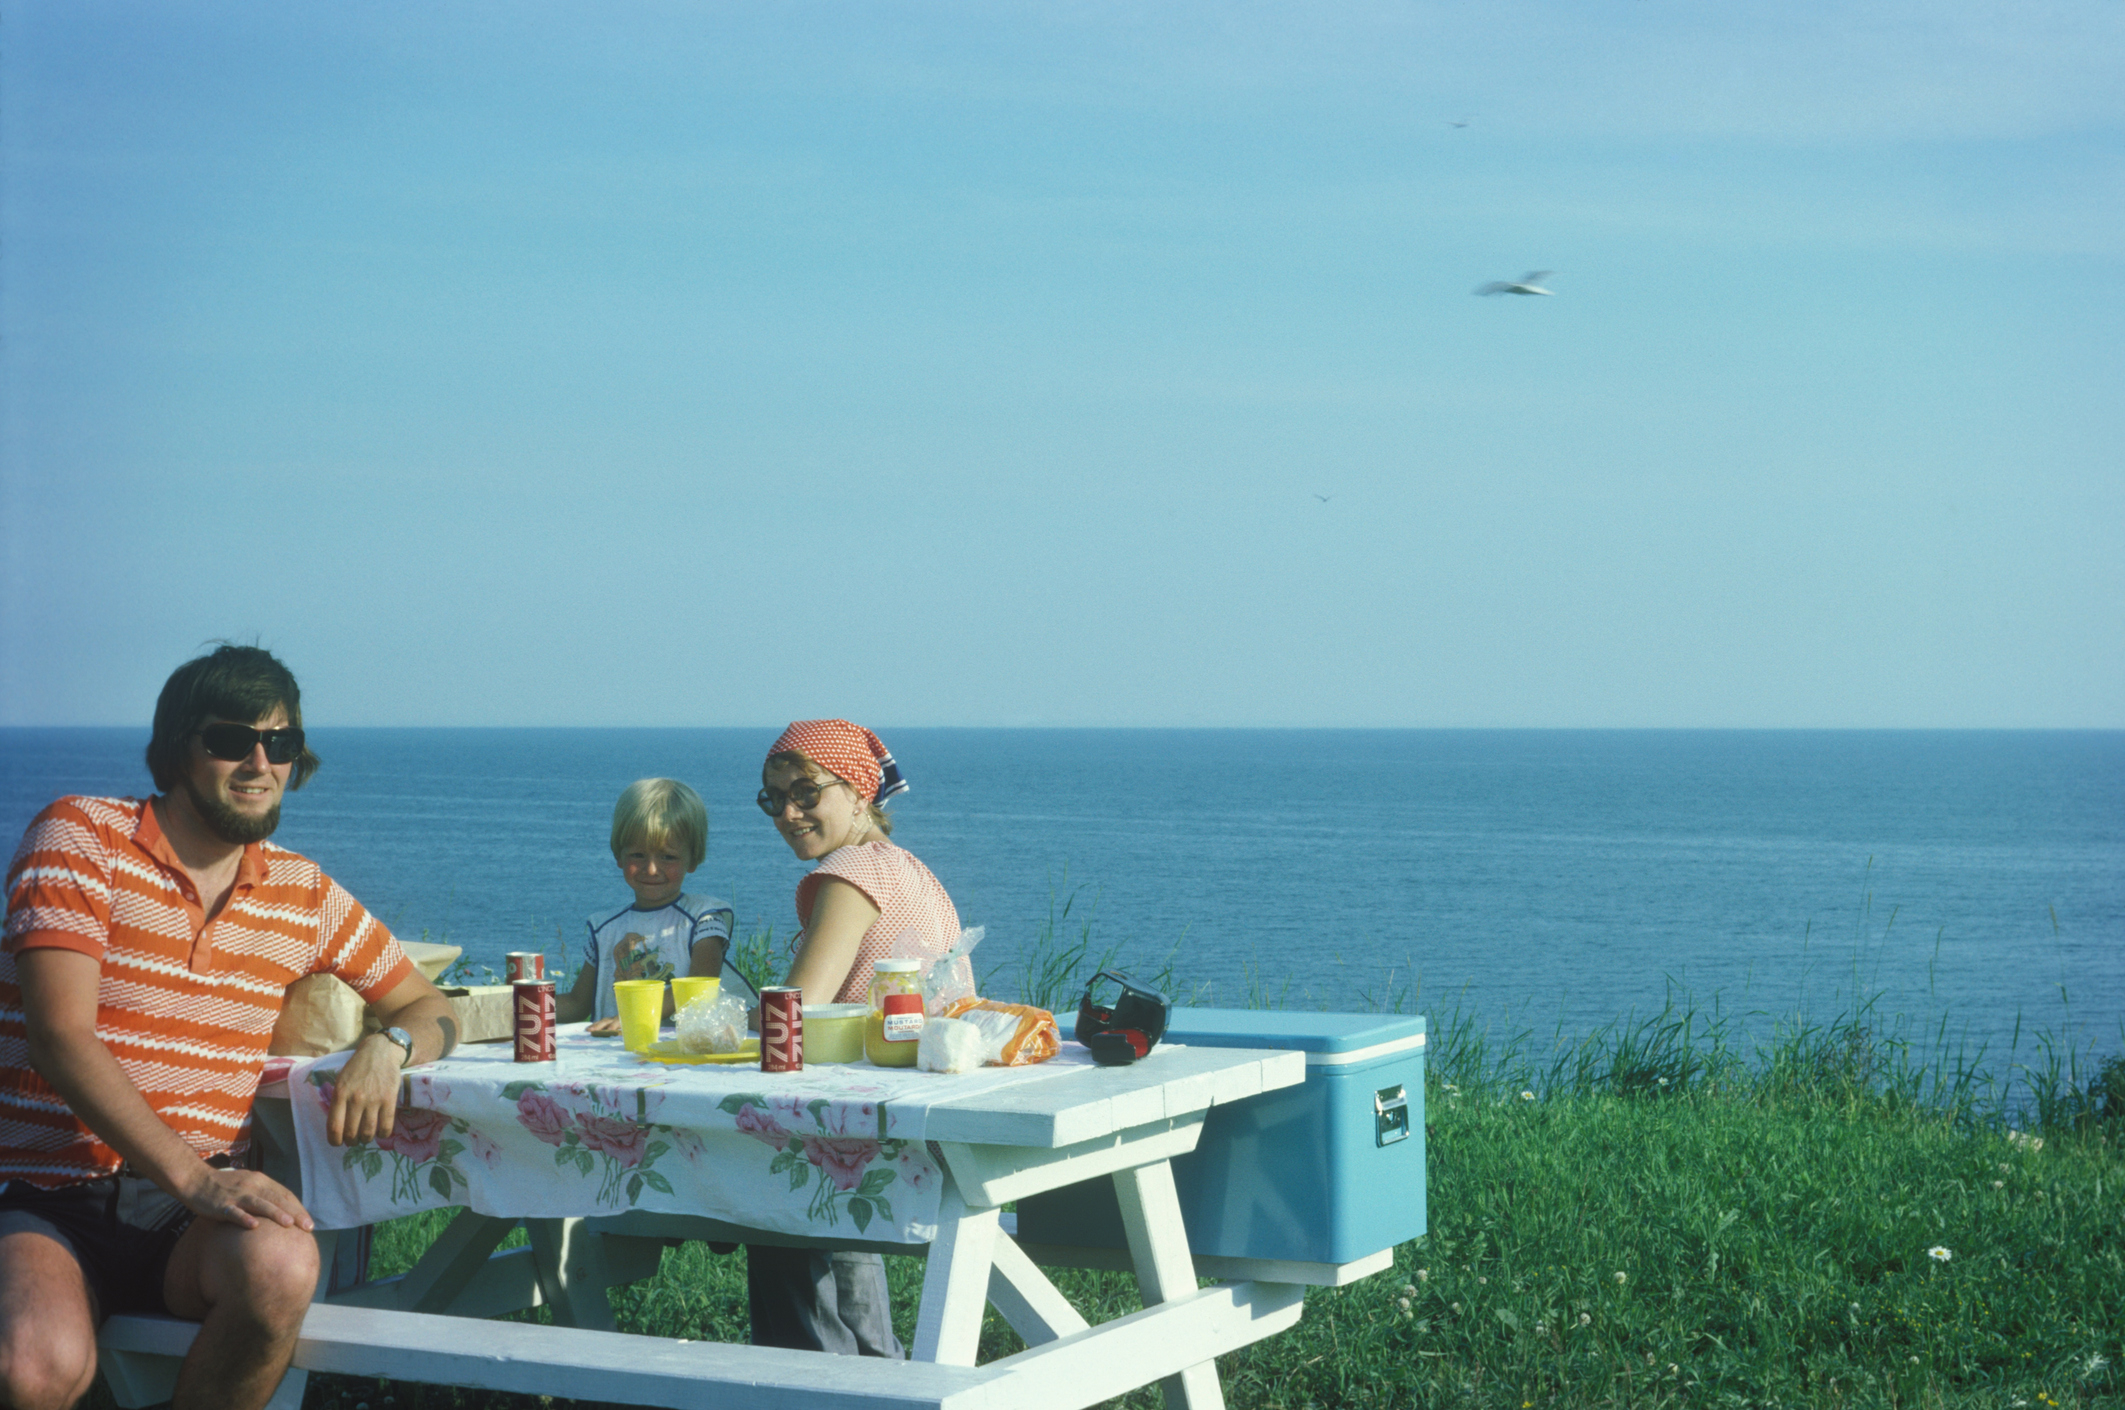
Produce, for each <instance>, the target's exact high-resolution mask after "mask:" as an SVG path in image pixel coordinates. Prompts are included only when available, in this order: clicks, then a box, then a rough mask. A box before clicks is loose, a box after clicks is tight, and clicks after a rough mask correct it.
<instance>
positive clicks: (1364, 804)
mask: <svg viewBox="0 0 2125 1410" xmlns="http://www.w3.org/2000/svg"><path fill="white" fill-rule="evenodd" d="M882 732H883V734H884V735H885V738H886V740H887V742H888V744H890V745H891V747H892V748H893V750H894V753H895V755H896V756H897V757H898V758H899V760H900V761H901V763H902V765H903V767H904V768H905V770H906V772H907V775H908V777H909V778H910V780H911V781H912V783H913V790H912V792H911V793H909V794H908V795H906V796H904V797H902V798H901V799H899V800H897V801H896V803H895V805H894V809H893V812H894V816H895V819H896V830H895V833H894V840H895V841H897V842H900V843H902V844H903V845H905V846H907V847H909V848H910V849H911V850H913V851H914V852H916V853H917V854H918V855H919V856H921V857H922V858H923V859H924V860H925V861H926V862H927V863H928V864H929V866H930V868H931V869H932V870H933V871H934V872H936V874H937V875H938V877H939V878H940V879H941V880H942V881H943V882H944V884H945V886H946V887H947V889H949V890H950V891H951V893H952V895H953V898H954V900H955V902H956V903H957V905H958V907H959V911H960V915H961V918H962V920H963V921H964V922H965V923H966V924H968V925H984V926H986V927H987V928H988V932H989V938H988V939H987V941H986V942H985V944H984V948H983V951H982V955H983V956H984V962H983V963H981V964H979V965H977V968H978V969H982V970H989V969H994V968H996V967H998V966H1001V965H1008V964H1009V963H1010V962H1011V961H1012V960H1013V958H1014V956H1015V955H1016V953H1017V952H1018V951H1019V950H1020V949H1021V948H1022V947H1024V946H1025V945H1026V944H1027V943H1028V942H1029V941H1031V940H1032V938H1033V937H1034V936H1035V935H1036V934H1038V932H1039V930H1040V928H1041V926H1042V924H1043V922H1044V921H1046V920H1047V918H1048V917H1049V915H1050V913H1051V907H1052V908H1054V909H1055V910H1060V909H1061V908H1062V906H1063V905H1064V903H1066V902H1067V903H1068V904H1069V906H1070V918H1069V921H1068V924H1067V926H1066V927H1065V929H1066V930H1067V932H1068V933H1069V934H1072V935H1075V934H1076V933H1077V932H1078V928H1079V926H1080V925H1081V923H1082V922H1083V921H1084V920H1085V919H1087V918H1089V919H1090V920H1091V923H1092V932H1091V933H1092V940H1093V943H1094V946H1095V949H1100V948H1104V947H1105V946H1107V945H1110V944H1111V945H1117V946H1119V947H1120V949H1121V952H1122V955H1123V957H1124V958H1125V959H1126V961H1127V962H1128V963H1130V964H1131V965H1134V966H1136V967H1138V968H1141V969H1145V970H1152V969H1157V968H1159V967H1160V966H1162V965H1167V964H1170V966H1171V968H1172V972H1173V974H1174V976H1175V979H1176V981H1177V989H1178V992H1179V993H1180V994H1181V995H1183V996H1186V997H1189V998H1191V999H1192V1000H1194V1001H1196V1002H1218V1003H1243V1002H1248V1001H1250V1000H1254V999H1266V1000H1269V1001H1274V1002H1281V1003H1284V1004H1288V1005H1293V1006H1303V1007H1317V1008H1318V1007H1337V1008H1341V1007H1370V1006H1373V1005H1375V1004H1378V1003H1381V1002H1399V1003H1400V1004H1402V1005H1403V1006H1405V1007H1410V1008H1414V1009H1417V1010H1419V1011H1425V1012H1429V1013H1433V1014H1441V1013H1443V1012H1445V1011H1446V1010H1449V1009H1452V1008H1455V1007H1459V1008H1460V1009H1461V1010H1463V1011H1464V1012H1466V1013H1469V1014H1472V1015H1475V1016H1477V1017H1479V1018H1481V1019H1484V1020H1486V1021H1494V1022H1496V1023H1498V1024H1501V1025H1512V1026H1521V1025H1525V1026H1529V1027H1533V1028H1535V1029H1537V1030H1539V1031H1540V1032H1542V1033H1543V1034H1545V1035H1547V1034H1548V1033H1550V1032H1551V1031H1552V1030H1555V1029H1559V1028H1561V1029H1562V1030H1563V1031H1564V1032H1565V1033H1567V1034H1573V1033H1584V1032H1588V1031H1591V1030H1592V1029H1594V1028H1596V1027H1598V1026H1600V1025H1602V1024H1604V1023H1607V1022H1610V1021H1611V1020H1614V1019H1617V1018H1620V1017H1623V1016H1625V1015H1627V1014H1630V1013H1634V1012H1635V1013H1637V1014H1639V1015H1644V1014H1646V1013H1648V1012H1651V1011H1654V1010H1657V1009H1658V1008H1659V1007H1660V1006H1661V1004H1662V1003H1663V1001H1664V1000H1665V999H1666V998H1667V997H1668V996H1669V995H1670V994H1680V995H1683V996H1686V997H1687V998H1689V999H1690V1000H1691V1001H1694V1002H1696V1003H1698V1004H1700V1005H1705V1006H1709V1005H1711V1004H1713V1003H1717V1004H1718V1006H1719V1007H1720V1009H1721V1011H1722V1012H1725V1013H1728V1014H1731V1015H1735V1016H1736V1017H1737V1020H1738V1021H1739V1022H1740V1024H1741V1026H1742V1027H1744V1028H1747V1029H1751V1030H1753V1031H1756V1032H1759V1033H1761V1032H1766V1031H1768V1030H1769V1027H1770V1026H1771V1025H1772V1024H1774V1023H1775V1022H1777V1021H1779V1020H1783V1019H1787V1018H1790V1017H1792V1016H1794V1015H1796V1014H1798V1013H1801V1012H1803V1011H1805V1012H1807V1013H1809V1014H1811V1015H1813V1016H1814V1017H1816V1018H1826V1017H1829V1016H1831V1015H1833V1014H1834V1013H1836V1012H1837V1011H1839V1010H1840V1009H1841V1008H1845V1007H1849V1006H1851V1005H1852V1004H1853V1003H1855V1002H1871V1003H1872V1004H1873V1005H1874V1010H1873V1013H1874V1016H1875V1021H1876V1022H1877V1023H1878V1024H1879V1023H1884V1022H1891V1021H1896V1020H1897V1019H1899V1018H1901V1020H1902V1021H1903V1022H1904V1023H1905V1024H1907V1025H1908V1026H1909V1028H1910V1030H1911V1031H1912V1032H1913V1033H1914V1034H1915V1035H1917V1036H1919V1037H1921V1038H1923V1039H1924V1040H1925V1041H1927V1042H1929V1043H1930V1042H1931V1041H1932V1039H1933V1037H1934V1036H1935V1035H1938V1034H1940V1033H1942V1032H1946V1033H1947V1034H1948V1035H1949V1036H1950V1038H1951V1039H1956V1038H1961V1039H1967V1040H1968V1041H1970V1042H1972V1043H1976V1042H1987V1043H1990V1044H1991V1045H1992V1047H1993V1051H1994V1052H1995V1053H1999V1052H2003V1051H2004V1050H2005V1048H2006V1045H2007V1043H2008V1041H2009V1039H2010V1038H2011V1035H2012V1033H2013V1031H2014V1028H2015V1026H2016V1024H2017V1023H2018V1022H2019V1024H2020V1025H2021V1027H2022V1030H2023V1032H2024V1035H2025V1036H2024V1039H2023V1044H2024V1048H2025V1049H2026V1046H2027V1042H2028V1039H2027V1034H2028V1033H2029V1032H2031V1031H2037V1030H2041V1031H2046V1032H2050V1033H2052V1034H2054V1035H2057V1036H2066V1037H2071V1038H2072V1039H2073V1040H2074V1041H2076V1042H2078V1043H2081V1044H2083V1045H2084V1046H2088V1047H2093V1048H2095V1049H2098V1050H2101V1051H2108V1052H2117V1051H2120V1050H2121V1049H2125V733H2119V732H2026V733H2023V732H1902V731H1853V732H1836V731H1790V732H1788V731H1772V732H1748V731H1642V732H1641V731H1584V732H1578V731H1518V730H1515V731H1458V730H1457V731H1354V730H1333V731H1328V730H1324V731H1239V730H975V729H931V730H920V729H909V730H890V729H888V730H884V731H882ZM774 735H775V730H774V729H773V728H764V729H750V730H746V729H741V730H723V729H701V730H618V729H611V730H604V729H582V730H539V729H524V730H502V729H496V730H438V729H332V728H329V727H327V728H320V729H315V730H313V731H312V742H313V746H314V747H315V748H316V749H317V751H318V752H319V754H321V755H322V756H323V758H324V760H325V766H324V768H323V769H322V770H321V771H320V772H319V773H318V775H317V777H316V778H315V779H314V780H313V781H312V783H311V784H310V786H309V787H308V788H306V789H305V790H303V791H302V792H301V793H298V794H294V795H291V796H290V798H289V801H288V804H287V807H286V810H285V813H284V815H283V819H282V823H281V829H280V832H279V834H278V837H277V840H278V841H280V842H282V843H285V844H286V845H288V846H291V847H294V848H295V849H297V850H299V851H302V852H305V853H307V854H309V855H310V856H312V857H314V858H315V859H317V860H318V861H319V862H320V863H322V864H323V866H324V867H325V869H326V870H327V871H328V872H330V873H331V874H332V875H333V876H335V877H337V878H338V879H339V880H340V881H341V882H343V883H344V884H345V885H346V886H347V887H348V888H349V889H350V890H351V891H353V892H354V894H355V895H356V896H358V897H360V898H361V900H362V901H363V902H364V903H365V904H367V905H368V906H369V907H370V909H372V910H373V911H375V912H376V913H377V914H378V915H379V916H381V917H382V918H383V919H384V920H385V921H387V922H388V923H389V924H390V925H391V926H392V927H393V928H394V929H395V930H397V931H398V932H400V933H401V934H402V935H404V936H406V937H408V938H416V939H417V938H420V937H421V936H422V935H423V934H424V933H425V934H426V935H427V936H428V937H429V938H431V939H439V940H447V941H448V942H450V943H452V944H457V945H462V946H463V947H464V948H465V950H466V952H467V954H468V956H469V957H470V958H472V959H473V960H475V961H476V962H481V963H487V964H492V965H495V966H497V967H499V964H500V959H501V956H502V954H503V953H504V952H506V951H508V950H513V949H523V948H540V949H544V950H546V951H547V952H548V955H549V957H558V956H559V955H560V954H561V953H562V952H563V951H564V950H565V951H566V952H567V953H568V954H569V955H570V956H571V957H575V956H579V955H580V933H581V931H582V928H583V920H584V917H585V915H586V914H587V913H588V912H590V911H592V910H595V909H598V908H601V907H604V908H610V907H612V906H614V905H617V904H624V903H625V901H626V899H627V892H626V889H625V888H624V886H622V885H621V883H620V880H619V876H618V872H617V869H616V868H615V867H614V866H613V863H612V860H611V856H610V853H609V851H608V850H607V846H606V834H607V830H608V827H609V822H610V816H611V807H612V802H613V799H614V797H615V796H616V795H617V794H618V792H619V790H620V789H621V788H622V787H623V786H624V785H626V784H627V783H628V782H629V781H631V780H633V779H635V778H638V777H642V776H645V775H652V774H664V775H670V776H672V777H676V778H681V779H684V780H686V781H687V782H689V783H691V784H692V785H693V786H694V787H695V788H696V789H698V790H699V791H700V792H701V794H702V796H703V797H704V798H705V799H706V800H707V802H708V806H709V812H710V818H711V834H712V835H711V840H710V847H709V855H708V861H707V862H706V864H705V865H704V866H703V867H702V869H701V870H700V871H699V872H697V873H696V874H695V875H694V877H693V878H692V879H691V880H690V882H689V889H693V890H700V891H709V892H714V893H717V894H720V895H722V896H724V897H725V898H727V899H729V900H730V901H731V902H732V903H733V904H734V905H735V906H736V907H737V909H738V914H739V917H740V921H741V925H751V926H753V927H756V928H763V929H764V928H768V927H772V928H773V929H774V931H775V933H776V935H777V937H778V940H786V939H787V937H788V935H789V933H790V932H791V930H792V929H793V928H794V926H795V917H794V915H793V913H792V910H791V894H792V891H793V889H794V887H795V885H796V882H797V879H798V877H799V876H801V875H802V874H803V871H804V867H803V866H802V864H800V863H798V862H797V861H795V860H794V859H793V858H792V857H791V856H790V855H789V853H788V851H787V849H786V848H784V847H783V845H782V843H781V841H780V839H779V838H778V837H777V836H776V835H775V833H774V831H773V828H772V827H771V826H770V824H769V823H768V821H767V820H766V819H765V818H764V817H763V816H762V815H761V814H760V812H759V811H758V809H757V808H756V807H755V806H754V804H753V801H752V798H753V794H754V792H755V791H756V790H757V789H758V787H759V768H760V761H761V756H762V754H763V753H764V751H765V749H766V747H767V745H768V744H769V743H770V742H771V741H772V739H773V738H774ZM145 742H146V730H145V729H144V728H142V729H138V730H124V729H9V730H0V825H4V826H5V827H6V828H7V829H8V833H9V835H10V837H19V836H20V833H21V829H22V827H23V826H24V825H26V824H27V823H28V821H29V819H30V818H31V817H32V816H33V815H34V814H35V813H36V811H37V809H39V808H40V807H42V806H43V805H44V804H46V803H47V802H49V801H50V800H51V799H52V798H54V797H57V796H59V795H61V794H64V793H69V792H85V793H106V794H131V795H136V796H137V795H141V794H143V793H145V792H147V791H149V790H150V784H149V780H148V778H147V775H146V771H145V769H144V767H143V766H142V764H141V762H140V753H141V749H142V747H143V746H144V745H145ZM1943 1024H1945V1025H1946V1026H1945V1029H1944V1028H1943V1026H1942V1025H1943Z"/></svg>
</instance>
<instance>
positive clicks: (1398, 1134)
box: [1372, 1086, 1409, 1146]
mask: <svg viewBox="0 0 2125 1410" xmlns="http://www.w3.org/2000/svg"><path fill="white" fill-rule="evenodd" d="M1372 1121H1373V1144H1374V1145H1376V1146H1391V1145H1393V1144H1394V1143H1395V1142H1396V1141H1406V1140H1408V1139H1409V1097H1408V1096H1407V1095H1406V1094H1405V1093H1404V1092H1403V1090H1402V1088H1401V1087H1400V1086H1394V1087H1382V1088H1381V1089H1380V1090H1379V1091H1377V1092H1374V1093H1373V1094H1372Z"/></svg>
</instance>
